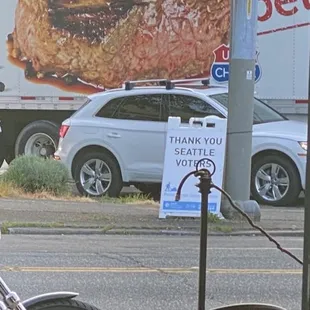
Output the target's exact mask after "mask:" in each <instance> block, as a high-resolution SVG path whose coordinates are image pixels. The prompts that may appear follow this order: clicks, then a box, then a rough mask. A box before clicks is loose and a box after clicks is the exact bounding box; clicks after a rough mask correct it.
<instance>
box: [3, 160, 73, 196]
mask: <svg viewBox="0 0 310 310" xmlns="http://www.w3.org/2000/svg"><path fill="white" fill-rule="evenodd" d="M1 179H2V181H3V182H7V183H11V184H12V185H14V186H16V187H18V188H21V189H22V190H23V191H25V192H28V193H35V192H47V193H51V194H53V195H60V194H64V193H68V190H69V186H68V181H69V173H68V169H67V167H66V166H65V165H63V164H62V163H60V162H58V161H56V160H53V159H44V158H42V157H38V156H26V155H24V156H19V157H17V158H15V159H14V160H13V161H12V162H11V164H10V165H9V168H8V170H7V171H6V172H5V173H4V174H3V175H2V178H1Z"/></svg>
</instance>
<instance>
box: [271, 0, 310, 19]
mask: <svg viewBox="0 0 310 310" xmlns="http://www.w3.org/2000/svg"><path fill="white" fill-rule="evenodd" d="M296 1H297V0H275V2H274V6H275V8H276V10H277V12H278V13H279V14H281V15H283V16H292V15H294V14H296V13H297V12H298V8H297V7H296V6H294V7H292V8H291V9H286V8H284V6H285V4H290V3H295V2H296ZM309 1H310V0H309Z"/></svg>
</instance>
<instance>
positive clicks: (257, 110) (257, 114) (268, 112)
mask: <svg viewBox="0 0 310 310" xmlns="http://www.w3.org/2000/svg"><path fill="white" fill-rule="evenodd" d="M209 97H210V98H211V99H213V100H216V101H217V102H219V103H220V104H222V105H223V106H224V107H226V108H228V93H222V94H215V95H211V96H209ZM285 120H287V118H286V117H285V116H283V115H281V114H280V113H279V112H277V111H275V110H274V109H272V108H271V107H269V106H268V105H267V104H265V103H264V102H262V101H260V100H258V99H257V98H254V115H253V124H262V123H270V122H279V121H285Z"/></svg>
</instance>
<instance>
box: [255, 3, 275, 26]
mask: <svg viewBox="0 0 310 310" xmlns="http://www.w3.org/2000/svg"><path fill="white" fill-rule="evenodd" d="M260 1H263V2H264V3H265V5H266V9H265V13H264V15H262V16H258V20H259V21H260V22H265V21H266V20H268V19H269V18H270V17H271V15H272V2H271V0H260Z"/></svg>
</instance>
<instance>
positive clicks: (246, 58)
mask: <svg viewBox="0 0 310 310" xmlns="http://www.w3.org/2000/svg"><path fill="white" fill-rule="evenodd" d="M230 3H231V19H230V20H231V36H230V64H229V88H228V89H229V98H228V123H227V144H226V147H227V159H226V167H225V170H226V184H225V187H226V190H227V192H228V193H229V194H230V195H231V196H232V198H233V199H234V200H235V201H238V202H241V204H242V202H243V201H248V203H247V206H249V196H250V174H251V154H252V126H253V105H254V83H255V56H256V37H257V19H258V1H257V0H231V1H230ZM252 204H253V205H257V206H258V204H257V203H256V202H255V201H253V202H252ZM252 207H253V206H252ZM254 208H255V206H254ZM257 208H258V209H259V206H258V207H257Z"/></svg>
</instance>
